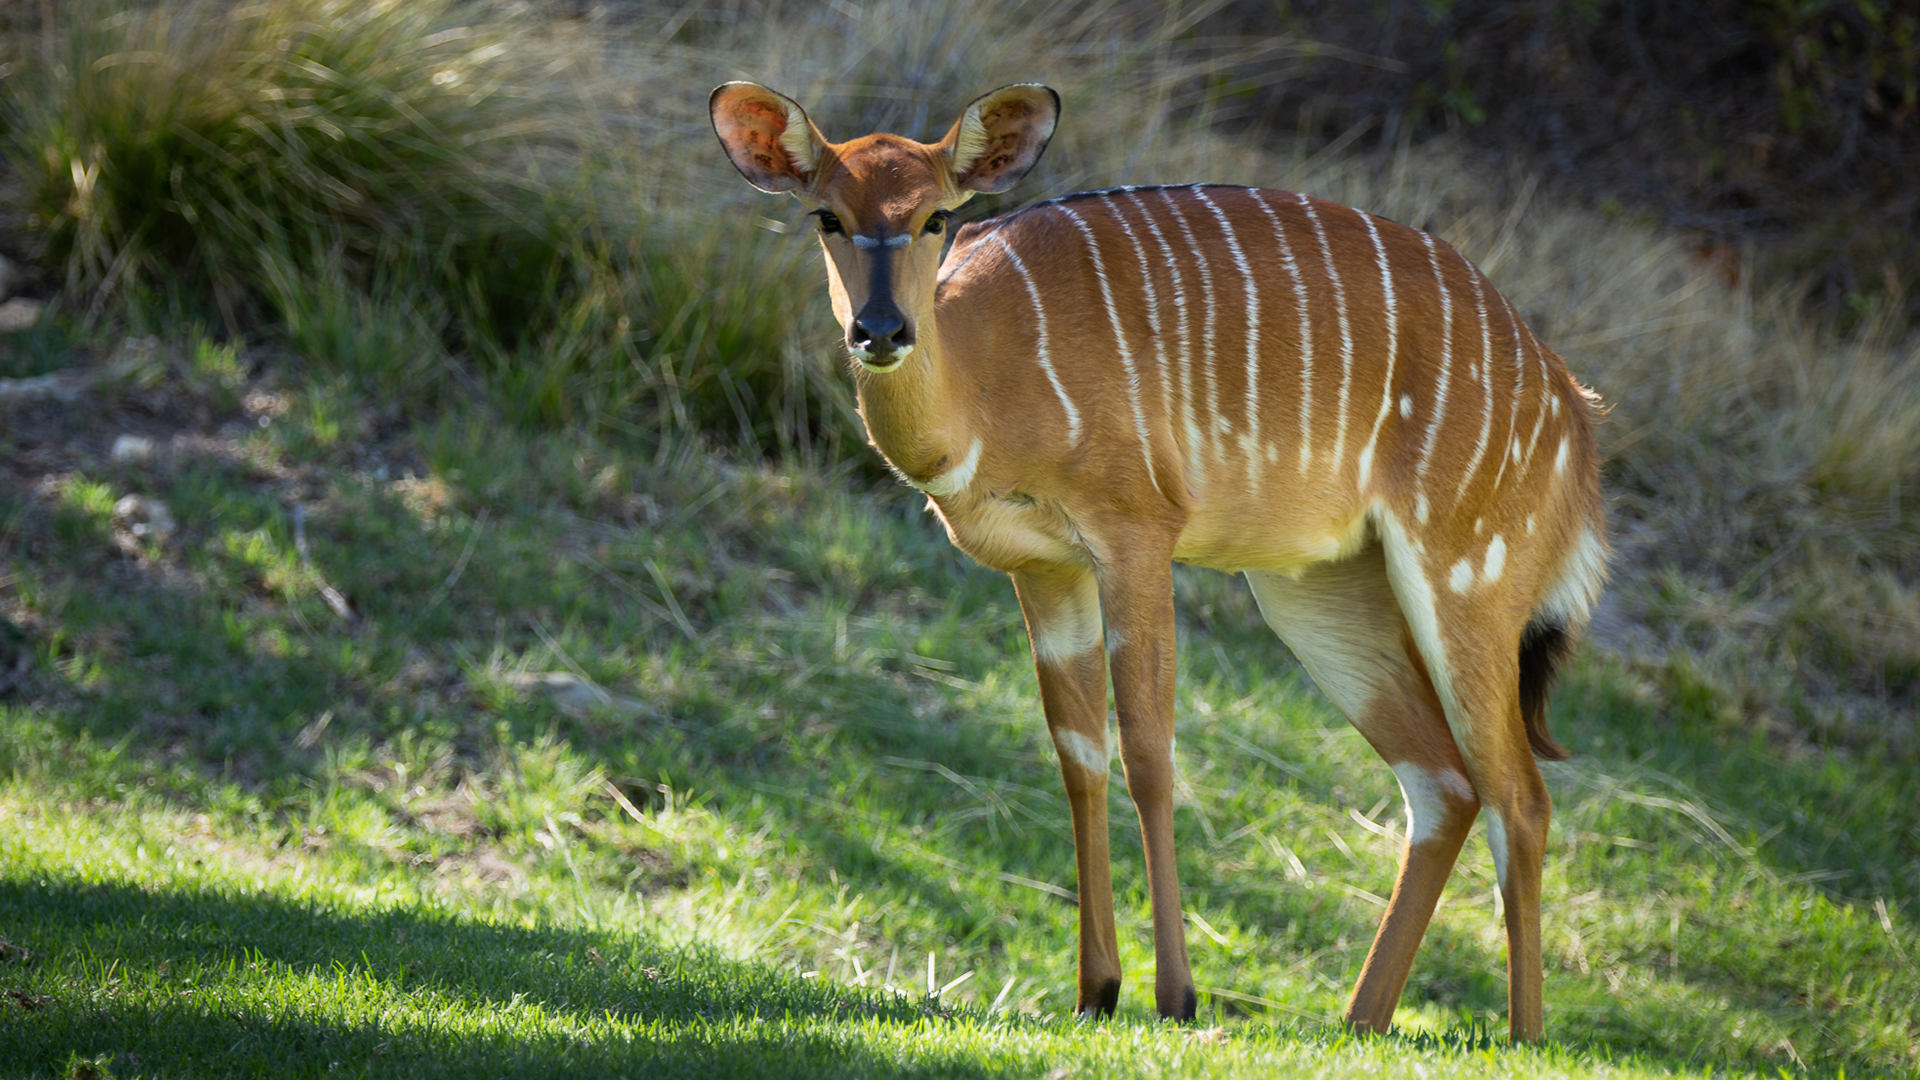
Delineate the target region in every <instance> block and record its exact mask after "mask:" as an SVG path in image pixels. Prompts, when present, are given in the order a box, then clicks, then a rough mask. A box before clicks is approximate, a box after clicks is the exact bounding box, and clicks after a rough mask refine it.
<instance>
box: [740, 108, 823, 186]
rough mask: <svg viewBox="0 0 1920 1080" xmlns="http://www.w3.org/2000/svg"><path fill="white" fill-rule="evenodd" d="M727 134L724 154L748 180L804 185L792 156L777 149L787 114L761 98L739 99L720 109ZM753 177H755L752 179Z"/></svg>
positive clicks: (782, 149)
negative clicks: (729, 156)
mask: <svg viewBox="0 0 1920 1080" xmlns="http://www.w3.org/2000/svg"><path fill="white" fill-rule="evenodd" d="M722 112H723V113H724V114H725V115H724V116H723V120H724V121H725V124H726V128H727V130H726V131H725V132H723V133H722V134H723V137H724V140H725V142H726V144H727V152H728V153H729V154H731V155H732V156H733V160H734V162H735V163H736V164H738V165H739V166H740V167H741V169H742V170H743V171H745V172H747V173H748V174H749V178H754V179H758V180H764V181H767V182H768V183H775V182H778V181H779V180H782V179H785V180H789V181H798V182H800V183H805V182H806V177H805V176H803V175H802V174H801V172H800V170H799V169H798V168H797V167H796V166H795V164H794V161H793V156H792V155H791V154H788V153H787V148H786V147H785V146H783V145H781V142H780V136H781V134H782V133H783V132H785V131H786V130H787V110H786V109H784V108H782V107H781V106H779V105H778V104H776V103H774V102H771V101H767V100H765V99H762V98H752V97H743V98H741V99H740V100H736V101H732V102H728V103H726V104H725V105H724V106H723V107H722ZM755 174H757V177H756V176H755Z"/></svg>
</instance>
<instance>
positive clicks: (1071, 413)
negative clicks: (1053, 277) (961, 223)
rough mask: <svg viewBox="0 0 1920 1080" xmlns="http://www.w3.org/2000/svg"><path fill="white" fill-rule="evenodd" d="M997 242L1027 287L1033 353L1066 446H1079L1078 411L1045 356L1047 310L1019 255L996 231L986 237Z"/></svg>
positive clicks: (1048, 358) (1051, 360) (1050, 358)
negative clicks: (1055, 403) (1055, 404)
mask: <svg viewBox="0 0 1920 1080" xmlns="http://www.w3.org/2000/svg"><path fill="white" fill-rule="evenodd" d="M990 235H991V236H992V237H993V238H994V239H995V240H997V241H999V243H1000V247H1001V249H1002V250H1004V251H1005V252H1006V253H1007V260H1008V261H1009V262H1011V263H1013V269H1014V272H1015V273H1018V274H1019V275H1020V280H1021V281H1022V282H1023V283H1025V284H1026V286H1027V296H1028V298H1030V299H1031V300H1032V301H1033V326H1034V333H1035V336H1036V338H1037V341H1036V342H1035V345H1034V352H1035V353H1036V354H1038V359H1039V361H1040V370H1041V371H1043V372H1045V373H1046V376H1047V382H1048V383H1050V384H1051V385H1052V386H1053V393H1054V396H1055V397H1058V398H1059V399H1060V407H1061V408H1062V409H1065V410H1066V413H1067V445H1068V446H1076V445H1078V444H1079V442H1080V410H1079V409H1076V408H1074V407H1073V399H1071V398H1069V397H1067V388H1066V387H1064V386H1062V385H1060V375H1059V373H1058V372H1056V371H1054V370H1053V358H1052V357H1051V356H1049V355H1048V354H1047V306H1046V304H1044V303H1042V302H1041V300H1040V290H1039V289H1037V288H1035V287H1034V284H1033V275H1032V274H1029V273H1027V265H1026V264H1025V263H1023V262H1021V261H1020V255H1019V253H1018V252H1016V251H1014V250H1013V246H1012V245H1011V244H1008V243H1007V241H1006V238H1004V237H1002V236H1001V235H1000V233H999V232H998V230H996V231H994V232H993V233H991V234H990Z"/></svg>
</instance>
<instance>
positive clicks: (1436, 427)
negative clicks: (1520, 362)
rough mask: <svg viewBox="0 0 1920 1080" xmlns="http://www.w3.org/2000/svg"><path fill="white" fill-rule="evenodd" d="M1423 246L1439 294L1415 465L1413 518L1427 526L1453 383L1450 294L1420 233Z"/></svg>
mask: <svg viewBox="0 0 1920 1080" xmlns="http://www.w3.org/2000/svg"><path fill="white" fill-rule="evenodd" d="M1420 239H1421V240H1423V241H1425V243H1426V245H1427V264H1428V265H1429V266H1432V267H1433V284H1434V286H1435V288H1437V289H1439V291H1440V381H1439V383H1438V384H1437V385H1436V386H1435V387H1434V395H1433V419H1431V420H1428V421H1427V434H1426V438H1425V439H1424V440H1422V441H1421V443H1420V463H1419V465H1417V466H1415V468H1414V471H1413V476H1414V491H1415V492H1417V493H1418V498H1417V499H1416V501H1415V503H1414V506H1415V511H1414V517H1416V518H1418V519H1419V521H1420V524H1422V525H1425V524H1426V523H1427V496H1426V481H1427V466H1429V465H1431V464H1433V446H1434V443H1435V442H1436V441H1437V440H1438V439H1439V438H1440V423H1441V421H1442V420H1444V419H1445V418H1446V415H1447V386H1448V384H1449V383H1451V382H1452V381H1453V293H1451V292H1449V291H1448V290H1447V279H1446V278H1445V277H1444V276H1442V274H1441V273H1440V252H1439V249H1437V248H1436V247H1434V245H1433V234H1432V233H1421V234H1420Z"/></svg>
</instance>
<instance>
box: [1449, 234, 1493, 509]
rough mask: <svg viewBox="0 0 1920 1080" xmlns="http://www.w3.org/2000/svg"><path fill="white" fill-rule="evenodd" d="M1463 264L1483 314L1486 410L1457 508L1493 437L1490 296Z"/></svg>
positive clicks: (1463, 475)
mask: <svg viewBox="0 0 1920 1080" xmlns="http://www.w3.org/2000/svg"><path fill="white" fill-rule="evenodd" d="M1460 261H1461V263H1462V264H1464V265H1465V266H1466V268H1467V281H1468V282H1469V283H1471V284H1472V285H1473V306H1474V309H1475V310H1477V311H1478V312H1479V313H1480V383H1481V386H1480V390H1481V395H1482V397H1483V398H1484V399H1485V401H1486V408H1485V409H1484V410H1483V411H1482V416H1481V420H1480V441H1479V442H1478V443H1475V444H1474V447H1473V457H1472V458H1471V459H1470V460H1468V462H1467V469H1466V471H1465V472H1463V473H1461V474H1460V489H1459V490H1458V491H1456V492H1454V494H1453V501H1454V503H1455V504H1456V505H1458V504H1459V502H1460V500H1461V499H1462V498H1464V497H1465V496H1466V494H1467V485H1468V484H1470V483H1472V482H1473V474H1474V473H1476V472H1478V471H1479V470H1480V462H1481V460H1482V459H1484V458H1485V457H1486V456H1487V437H1488V436H1490V435H1492V434H1493V328H1492V327H1491V326H1489V325H1488V323H1487V296H1486V293H1485V292H1483V291H1482V290H1481V288H1480V271H1478V270H1476V269H1474V268H1473V264H1471V263H1468V262H1467V260H1466V259H1465V258H1464V257H1463V258H1461V260H1460Z"/></svg>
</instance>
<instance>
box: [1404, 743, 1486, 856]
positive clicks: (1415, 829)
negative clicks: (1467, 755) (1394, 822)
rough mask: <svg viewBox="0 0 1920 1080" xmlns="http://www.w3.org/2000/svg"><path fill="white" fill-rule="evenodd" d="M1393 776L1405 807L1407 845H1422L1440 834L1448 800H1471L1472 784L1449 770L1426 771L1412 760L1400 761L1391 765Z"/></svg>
mask: <svg viewBox="0 0 1920 1080" xmlns="http://www.w3.org/2000/svg"><path fill="white" fill-rule="evenodd" d="M1393 775H1394V778H1395V779H1396V780H1399V781H1400V797H1401V798H1402V799H1404V800H1406V804H1407V843H1409V844H1424V843H1426V842H1427V841H1428V840H1431V839H1433V837H1434V835H1435V834H1437V833H1438V832H1439V831H1440V823H1441V822H1443V821H1445V820H1446V819H1447V810H1448V809H1449V802H1450V801H1453V802H1464V801H1466V800H1469V799H1471V798H1473V784H1471V783H1470V782H1468V780H1467V778H1466V777H1464V776H1461V775H1460V774H1459V773H1457V772H1454V771H1453V770H1451V769H1447V770H1445V771H1443V772H1428V771H1427V770H1425V769H1423V768H1421V767H1420V766H1418V765H1415V764H1414V763H1413V762H1411V761H1402V762H1399V763H1397V764H1395V765H1394V766H1393ZM1448 794H1451V795H1452V796H1453V799H1452V800H1449V799H1448V798H1447V795H1448Z"/></svg>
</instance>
